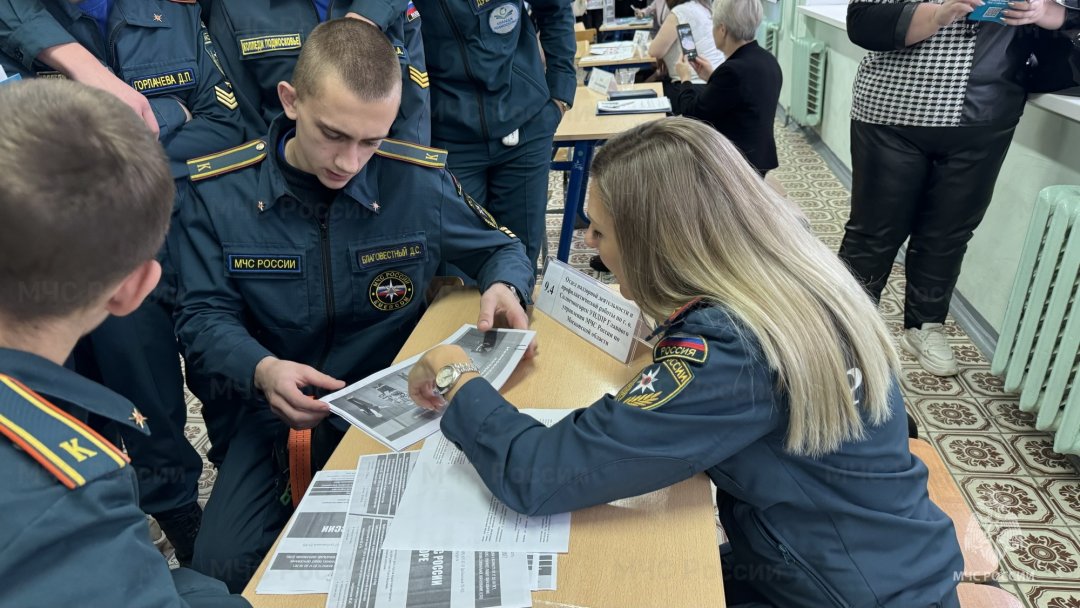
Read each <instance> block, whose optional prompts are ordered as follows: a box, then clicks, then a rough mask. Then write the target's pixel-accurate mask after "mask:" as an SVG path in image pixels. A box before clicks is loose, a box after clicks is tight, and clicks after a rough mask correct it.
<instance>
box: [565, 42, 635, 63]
mask: <svg viewBox="0 0 1080 608" xmlns="http://www.w3.org/2000/svg"><path fill="white" fill-rule="evenodd" d="M589 52H592V49H591V48H590V49H589ZM633 57H634V47H632V46H631V47H629V48H620V49H614V50H609V51H607V52H605V53H602V54H600V53H597V54H592V55H587V56H585V57H582V58H581V59H579V60H578V63H579V64H580V65H583V66H585V65H590V64H593V63H609V62H612V61H623V60H626V59H633Z"/></svg>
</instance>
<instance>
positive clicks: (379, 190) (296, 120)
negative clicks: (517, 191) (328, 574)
mask: <svg viewBox="0 0 1080 608" xmlns="http://www.w3.org/2000/svg"><path fill="white" fill-rule="evenodd" d="M401 87H402V82H401V68H400V66H399V63H398V59H397V55H396V53H395V51H394V47H393V46H392V45H391V44H390V42H389V41H388V40H387V38H386V36H384V35H383V33H382V32H380V31H379V30H378V28H376V27H374V26H372V25H371V24H369V23H366V22H363V21H360V20H357V19H336V20H332V21H327V22H325V23H322V24H320V25H319V26H317V27H316V28H314V29H313V30H312V32H311V35H310V36H309V37H308V38H307V40H306V41H305V43H304V47H303V50H302V51H301V52H300V58H299V59H298V60H297V63H296V68H295V70H294V71H293V75H292V84H290V83H288V82H282V83H280V84H279V85H278V92H279V94H280V96H281V103H282V106H283V107H284V109H285V112H284V114H283V115H281V116H278V117H277V118H276V119H275V120H274V121H273V123H272V124H271V127H270V133H269V136H268V137H267V138H266V139H265V140H255V141H253V142H250V143H249V144H245V145H244V146H240V147H239V148H235V149H233V150H228V151H226V152H222V153H219V154H216V155H211V156H208V157H205V158H201V159H194V160H192V161H190V163H189V164H190V167H191V181H189V182H187V183H186V184H185V188H183V189H182V190H181V197H182V202H181V204H180V227H181V228H180V231H179V233H178V235H177V249H178V251H179V260H180V267H181V273H180V274H181V279H180V305H179V307H178V311H177V323H176V329H177V334H178V335H179V337H180V341H181V343H182V344H183V346H184V349H185V356H186V359H187V362H188V368H187V371H188V376H189V381H194V382H195V384H196V385H197V386H201V387H204V388H206V387H209V388H210V389H211V390H213V391H214V393H213V395H214V397H215V399H214V402H213V403H214V407H209V405H210V403H209V402H208V403H206V404H204V408H203V414H204V416H205V417H206V419H207V424H208V425H216V428H217V429H218V431H217V432H218V437H221V436H226V437H228V446H227V451H225V452H224V455H223V456H222V454H221V453H220V451H219V448H220V447H221V446H219V445H217V444H216V443H215V445H214V450H216V451H218V452H217V453H215V454H214V455H213V456H212V460H214V461H215V462H217V463H218V464H219V468H218V478H217V483H216V484H215V485H214V491H213V493H212V495H211V496H210V501H209V503H208V504H207V506H206V512H205V516H204V519H203V525H202V530H201V531H200V533H199V536H198V538H197V539H196V543H195V559H194V562H193V567H195V568H196V569H198V570H200V571H202V572H204V573H207V574H210V573H214V574H211V576H217V577H220V578H222V579H223V580H224V581H225V582H226V584H228V585H229V588H230V589H232V590H234V591H239V590H241V589H243V587H244V585H245V584H246V583H247V581H248V579H249V578H250V576H251V574H252V573H253V572H254V571H255V569H256V568H257V567H258V565H259V562H260V561H261V560H262V557H263V555H264V554H265V553H266V551H267V550H269V548H270V546H271V545H272V544H273V542H274V539H275V538H277V535H278V532H280V531H281V528H282V527H283V526H284V524H285V522H286V521H287V519H288V516H289V512H290V509H289V507H288V506H287V505H288V503H289V500H288V495H289V494H290V493H291V492H290V489H289V487H288V483H287V482H288V475H287V472H286V471H287V470H288V462H287V461H288V455H287V449H286V447H285V446H286V438H287V436H288V432H289V428H290V427H291V428H293V429H309V428H312V427H315V426H316V425H318V428H316V429H315V431H314V433H313V435H312V439H311V441H312V445H313V455H312V465H313V467H312V468H313V470H317V469H318V467H319V465H320V464H321V463H323V462H325V460H326V458H327V457H328V456H329V454H330V452H331V451H332V450H333V448H334V447H335V446H336V445H337V442H338V441H339V440H340V438H341V436H342V435H343V434H344V431H345V429H346V428H347V424H345V423H344V422H343V421H342V420H341V419H335V420H334V421H333V424H319V423H320V422H323V421H324V419H325V418H326V417H327V416H328V414H329V406H327V405H326V404H325V403H324V402H322V401H318V400H316V399H315V398H314V397H312V395H316V396H318V395H321V394H325V393H324V391H330V390H335V389H340V388H342V387H344V386H345V382H344V381H348V382H355V381H357V380H360V379H361V378H363V377H365V376H367V375H369V374H371V373H372V372H375V371H377V370H380V369H383V368H385V367H387V366H388V365H389V364H390V362H391V361H392V359H393V358H394V354H395V353H397V352H398V350H399V349H400V348H401V345H402V344H404V342H405V340H406V339H407V338H408V336H409V333H410V332H411V331H412V329H413V327H414V326H415V325H416V323H417V321H418V320H419V318H420V314H421V312H422V311H423V308H424V301H423V300H424V296H423V295H422V294H423V293H424V288H425V286H426V285H427V284H428V283H429V282H430V281H431V279H432V278H433V276H434V275H435V271H436V268H438V266H439V264H440V262H441V261H443V260H447V261H451V262H453V263H454V264H455V265H457V266H458V267H459V268H461V269H462V270H464V271H465V272H467V273H469V274H470V275H471V276H473V277H475V278H476V281H477V283H478V284H479V286H480V288H481V289H482V290H483V292H484V295H483V297H482V299H481V302H480V318H479V321H478V322H477V325H478V326H479V327H480V329H481V330H483V331H486V330H488V329H490V328H491V326H492V322H493V319H494V318H495V317H504V318H505V320H506V321H507V322H508V323H509V325H511V326H513V327H518V328H525V327H527V326H528V318H527V317H526V315H525V311H524V308H523V306H524V302H523V300H521V299H520V298H521V296H527V295H528V294H530V293H531V290H532V281H533V270H532V265H531V264H530V263H529V260H528V259H527V258H526V257H525V251H524V248H523V247H522V246H521V243H520V242H518V240H517V239H516V238H515V237H513V236H512V235H511V234H510V233H509V231H507V230H505V229H500V227H499V226H498V225H497V224H496V223H495V220H494V219H492V218H491V215H490V214H488V213H487V212H486V211H484V209H483V208H482V207H481V206H480V205H478V204H477V203H476V202H475V201H473V200H472V199H471V198H469V197H468V196H467V195H464V194H463V193H462V190H461V187H460V186H459V185H458V183H457V181H456V180H455V179H454V178H453V177H452V176H451V175H450V173H449V172H447V171H446V170H445V169H444V168H443V163H444V162H445V158H446V153H445V151H443V150H438V149H435V148H427V147H424V146H419V145H416V144H412V143H406V142H401V141H396V140H390V139H384V138H385V137H386V134H387V132H388V131H389V129H390V127H391V124H392V123H393V122H394V118H395V117H396V116H397V114H398V101H399V99H400V97H401ZM519 294H520V295H519ZM339 378H340V380H339ZM326 422H330V421H326ZM216 441H217V439H215V442H216ZM293 456H299V455H296V454H294V455H293ZM283 497H284V500H283Z"/></svg>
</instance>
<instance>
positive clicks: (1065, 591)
mask: <svg viewBox="0 0 1080 608" xmlns="http://www.w3.org/2000/svg"><path fill="white" fill-rule="evenodd" d="M1017 588H1018V589H1019V590H1020V594H1021V595H1022V596H1023V598H1024V599H1025V600H1027V603H1028V605H1029V606H1031V608H1080V585H1077V586H1075V587H1072V586H1043V585H1024V584H1020V585H1017Z"/></svg>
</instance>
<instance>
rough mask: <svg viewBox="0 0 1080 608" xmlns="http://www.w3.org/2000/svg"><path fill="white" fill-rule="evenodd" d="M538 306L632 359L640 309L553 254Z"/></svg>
mask: <svg viewBox="0 0 1080 608" xmlns="http://www.w3.org/2000/svg"><path fill="white" fill-rule="evenodd" d="M631 101H651V100H647V99H643V100H631ZM613 103H620V102H613ZM536 308H537V309H538V310H540V311H542V312H543V313H544V314H546V315H548V316H549V317H551V318H553V319H555V320H556V321H558V322H559V323H560V324H562V325H563V326H564V327H566V328H567V329H569V330H570V331H572V332H574V333H575V334H577V335H579V336H581V337H582V338H584V339H585V340H587V341H589V342H591V343H592V344H594V345H596V346H597V347H599V348H600V349H602V350H603V351H604V352H606V353H607V354H609V355H611V356H612V357H614V358H616V359H618V360H619V361H622V362H623V363H626V362H627V361H629V360H630V354H631V352H632V351H633V346H634V336H635V335H636V334H637V331H638V326H639V324H640V323H641V310H640V309H639V308H638V307H637V304H634V303H633V302H631V301H630V300H627V299H626V298H624V297H622V296H621V295H619V294H617V293H615V292H614V291H612V290H611V289H609V288H608V287H607V286H606V285H604V284H603V283H601V282H600V281H597V280H596V279H594V278H592V277H590V276H589V275H587V274H585V273H583V272H581V271H579V270H577V269H574V268H571V267H570V266H569V265H567V264H565V263H563V262H560V261H558V260H556V259H554V258H550V259H549V260H548V263H547V264H546V265H545V267H544V278H543V280H542V282H541V293H540V296H539V297H538V298H537V299H536Z"/></svg>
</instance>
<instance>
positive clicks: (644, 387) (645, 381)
mask: <svg viewBox="0 0 1080 608" xmlns="http://www.w3.org/2000/svg"><path fill="white" fill-rule="evenodd" d="M659 371H660V368H659V367H657V368H656V369H651V370H650V369H647V370H645V371H643V372H641V378H639V379H638V383H637V385H635V386H634V388H633V389H631V390H630V393H629V394H631V395H633V394H634V393H636V392H638V391H641V394H643V395H644V394H645V393H646V392H649V393H655V392H656V387H654V386H653V382H656V375H657V373H659Z"/></svg>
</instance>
